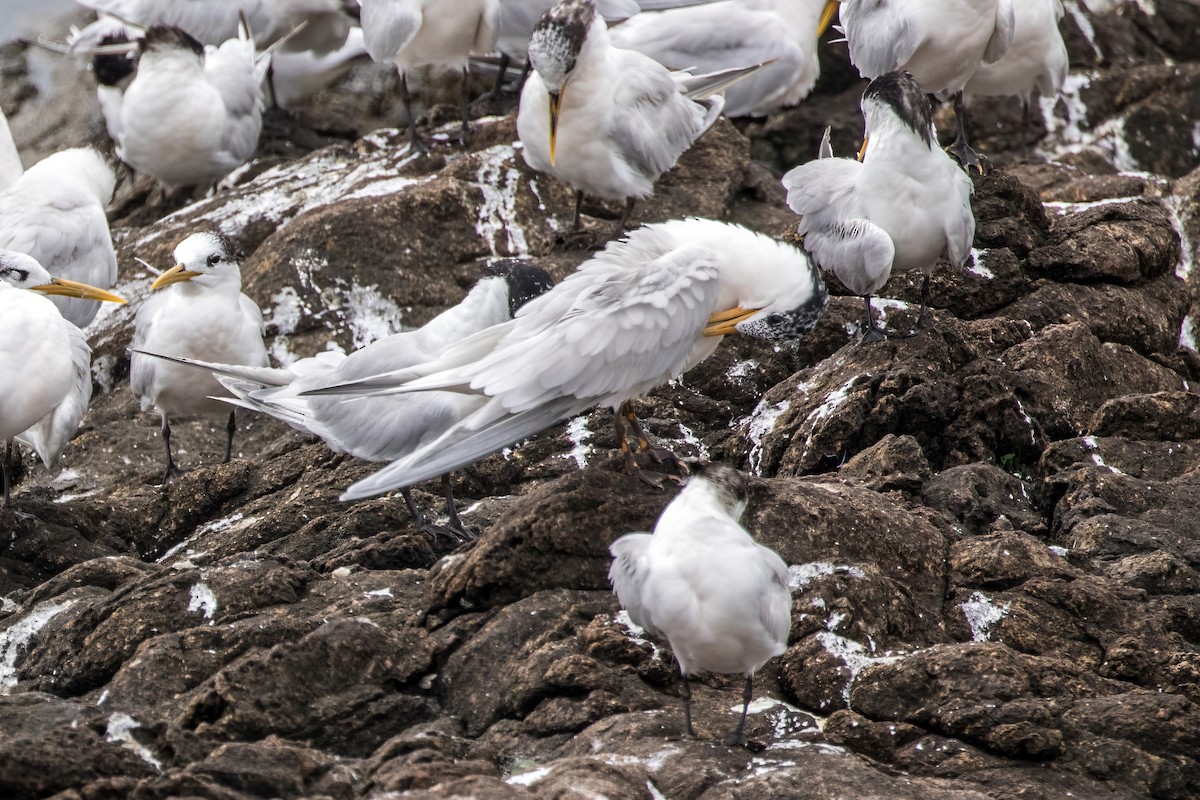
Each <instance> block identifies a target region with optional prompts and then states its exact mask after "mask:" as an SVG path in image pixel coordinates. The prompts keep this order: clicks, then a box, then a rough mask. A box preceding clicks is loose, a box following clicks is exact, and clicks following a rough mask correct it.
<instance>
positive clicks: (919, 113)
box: [863, 72, 933, 147]
mask: <svg viewBox="0 0 1200 800" xmlns="http://www.w3.org/2000/svg"><path fill="white" fill-rule="evenodd" d="M868 98H871V99H875V100H877V101H879V102H881V103H886V104H887V105H889V106H891V108H892V110H893V111H895V112H896V116H898V117H899V118H900V119H902V120H904V123H905V124H906V125H908V127H910V128H912V129H913V132H914V133H916V134H917V135H918V136H920V137H921V138H922V139H924V140H925V143H926V144H928V145H929V146H930V147H932V146H933V108H932V107H931V106H930V105H929V95H927V94H926V93H925V90H924V89H922V88H921V84H919V83H917V80H916V78H914V77H913V76H912V75H911V74H910V73H908V72H885V73H884V74H882V75H880V76H879V77H878V78H876V79H875V80H873V81H871V83H870V85H869V86H867V90H866V91H865V92H863V100H867V99H868Z"/></svg>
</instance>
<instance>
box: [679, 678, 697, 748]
mask: <svg viewBox="0 0 1200 800" xmlns="http://www.w3.org/2000/svg"><path fill="white" fill-rule="evenodd" d="M680 674H681V675H682V674H683V673H682V672H681V673H680ZM679 696H680V697H681V698H683V724H684V727H685V728H687V735H688V736H690V737H692V738H693V739H697V738H699V737H698V736H697V735H696V729H695V728H693V727H692V686H691V684H690V683H688V676H687V675H684V676H683V687H682V688H680V690H679Z"/></svg>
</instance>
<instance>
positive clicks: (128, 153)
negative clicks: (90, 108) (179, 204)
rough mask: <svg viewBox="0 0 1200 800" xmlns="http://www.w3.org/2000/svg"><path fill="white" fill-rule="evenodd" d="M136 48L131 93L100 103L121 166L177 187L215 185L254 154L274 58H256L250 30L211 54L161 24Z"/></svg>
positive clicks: (183, 33) (130, 84) (126, 92)
mask: <svg viewBox="0 0 1200 800" xmlns="http://www.w3.org/2000/svg"><path fill="white" fill-rule="evenodd" d="M137 48H138V51H139V54H138V60H137V66H136V72H135V74H134V77H133V80H132V81H131V82H130V83H129V87H128V88H127V89H126V90H125V92H124V94H123V95H119V96H112V97H109V98H108V100H107V101H105V100H102V109H103V110H104V112H105V123H106V125H107V126H108V130H109V133H110V134H111V135H112V136H113V139H114V140H115V141H116V144H117V156H118V157H119V158H120V159H121V160H122V161H124V162H125V163H126V164H128V165H129V166H131V167H133V168H134V169H135V170H137V171H138V172H145V173H148V174H150V175H153V176H154V177H155V178H157V179H158V180H159V181H160V182H161V183H162V184H163V185H165V186H167V187H172V188H173V187H180V186H200V185H206V184H211V183H214V182H216V181H218V180H219V179H221V178H223V177H225V176H226V175H228V174H229V173H230V172H232V171H233V170H234V169H236V168H237V167H239V166H241V165H242V164H244V163H246V161H247V160H249V158H250V157H251V156H252V155H254V150H255V148H256V147H257V146H258V136H259V133H260V132H261V130H262V111H263V105H264V104H263V97H262V88H261V86H262V81H263V78H264V77H265V76H266V70H267V66H268V63H269V61H270V54H269V53H267V54H264V55H263V56H262V57H261V58H256V56H255V45H254V39H253V37H252V36H251V33H250V29H249V27H248V25H243V26H242V27H241V29H240V34H239V36H238V37H237V38H234V39H229V40H227V41H225V42H224V43H223V44H222V45H221V46H220V47H211V46H210V47H209V48H207V49H205V48H204V47H203V46H202V45H201V44H200V42H198V41H197V40H196V39H195V38H193V37H192V36H190V35H189V34H187V33H185V32H184V31H183V30H181V29H179V28H172V27H167V26H160V25H156V26H154V27H151V28H149V29H148V30H147V31H146V32H145V34H144V36H143V37H142V38H141V39H140V40H138V44H137Z"/></svg>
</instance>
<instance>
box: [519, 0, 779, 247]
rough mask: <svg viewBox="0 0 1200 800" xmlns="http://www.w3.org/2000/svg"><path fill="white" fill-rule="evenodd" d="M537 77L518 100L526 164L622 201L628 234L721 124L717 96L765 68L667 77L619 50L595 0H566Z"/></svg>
mask: <svg viewBox="0 0 1200 800" xmlns="http://www.w3.org/2000/svg"><path fill="white" fill-rule="evenodd" d="M529 60H530V62H531V63H532V64H533V68H534V73H533V74H532V75H530V76H529V80H528V81H526V83H525V88H524V90H523V91H522V92H521V107H520V110H519V112H518V114H517V134H518V136H520V138H521V142H522V144H523V145H524V150H523V152H524V156H525V161H526V162H527V163H528V164H529V166H531V167H533V168H534V169H535V170H538V171H539V172H545V173H548V174H550V175H553V176H554V177H556V178H558V179H559V180H562V181H565V182H566V183H568V184H570V185H571V187H572V188H573V189H574V190H575V216H574V221H573V223H572V230H578V229H579V207H580V203H581V201H582V198H583V195H584V193H587V194H590V195H595V196H597V197H601V198H604V199H606V200H615V201H623V202H624V203H625V211H624V214H623V215H622V217H621V220H620V222H619V224H618V230H621V229H624V227H625V224H626V223H627V222H628V221H629V216H630V214H631V213H632V211H633V205H634V203H635V202H636V201H637V199H638V198H643V197H647V196H649V195H650V194H651V193H652V192H653V190H654V183H655V181H657V180H658V178H659V176H660V175H662V174H663V173H664V172H666V171H667V170H669V169H670V168H671V167H673V166H674V165H675V162H676V161H678V160H679V156H681V155H682V154H683V153H684V151H686V150H687V149H688V148H689V147H691V146H692V143H693V142H695V141H696V139H697V138H699V136H700V134H702V133H704V131H706V130H708V128H709V127H710V126H711V125H712V124H713V123H714V122H716V121H717V118H718V117H719V116H720V115H721V109H722V108H723V107H724V104H725V100H724V98H723V97H721V95H720V94H719V92H721V91H722V90H724V89H725V88H726V87H727V86H729V85H730V84H731V83H733V82H734V81H736V80H737V79H739V78H742V77H745V76H746V75H749V74H750V73H752V72H753V71H754V70H755V69H757V68H758V66H757V65H754V66H751V67H748V68H746V69H739V70H733V71H725V72H722V73H719V74H717V75H692V74H690V73H687V72H676V73H672V72H670V71H669V70H668V69H667V68H666V67H664V66H662V65H661V64H659V63H658V62H657V61H655V60H654V59H652V58H650V57H649V56H644V55H642V54H641V53H638V52H635V51H633V50H622V49H620V48H617V47H613V45H612V43H611V41H610V37H609V32H608V27H607V26H606V25H605V23H604V19H603V18H602V17H601V16H600V15H599V14H597V13H596V6H595V4H594V2H593V0H562V2H560V3H558V4H557V5H555V6H554V7H553V8H551V9H550V10H549V11H547V12H546V14H545V15H543V17H542V18H541V20H540V21H539V22H538V24H537V27H536V28H535V29H534V32H533V37H532V38H531V39H530V42H529Z"/></svg>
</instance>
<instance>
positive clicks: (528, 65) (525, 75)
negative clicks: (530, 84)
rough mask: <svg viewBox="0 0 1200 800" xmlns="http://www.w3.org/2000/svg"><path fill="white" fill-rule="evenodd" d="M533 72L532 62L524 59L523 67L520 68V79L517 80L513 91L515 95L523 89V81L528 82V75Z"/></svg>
mask: <svg viewBox="0 0 1200 800" xmlns="http://www.w3.org/2000/svg"><path fill="white" fill-rule="evenodd" d="M532 71H533V62H532V61H530V60H529V59H528V58H527V59H525V66H524V67H522V68H521V77H519V78H517V85H516V87H515V88H514V89H513V91H515V92H516V93H517V94H520V93H521V91H522V90H523V89H524V88H525V81H527V80H529V73H530V72H532Z"/></svg>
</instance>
